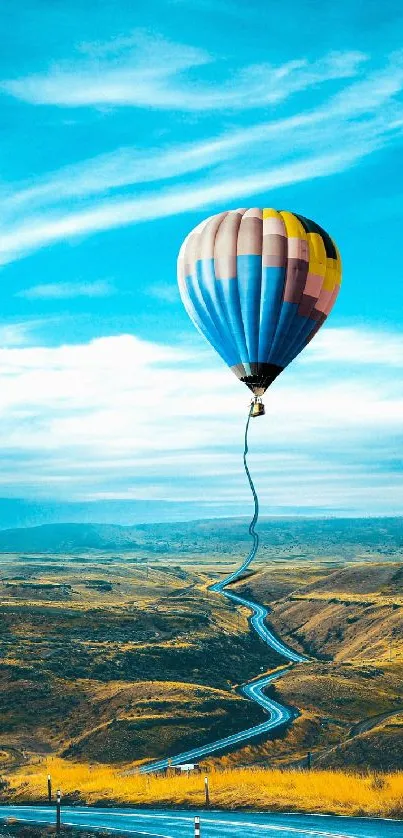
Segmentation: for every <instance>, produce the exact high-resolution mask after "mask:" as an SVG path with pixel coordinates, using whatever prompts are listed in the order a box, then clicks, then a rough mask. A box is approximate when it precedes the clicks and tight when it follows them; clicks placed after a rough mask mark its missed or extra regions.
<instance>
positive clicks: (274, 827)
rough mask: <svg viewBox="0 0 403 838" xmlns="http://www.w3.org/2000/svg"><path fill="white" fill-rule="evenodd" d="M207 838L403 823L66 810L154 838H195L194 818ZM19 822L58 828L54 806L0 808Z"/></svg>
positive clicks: (271, 836) (371, 834)
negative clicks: (49, 825) (53, 825)
mask: <svg viewBox="0 0 403 838" xmlns="http://www.w3.org/2000/svg"><path fill="white" fill-rule="evenodd" d="M195 815H198V816H199V817H200V824H201V838H235V836H236V838H265V836H267V838H403V821H388V820H376V819H375V820H372V819H371V820H369V819H368V820H367V819H366V818H344V817H336V816H334V815H324V816H323V815H322V816H321V815H294V814H284V815H277V814H275V815H272V814H267V813H251V812H246V813H245V812H242V813H240V812H236V813H235V812H217V811H209V812H205V811H200V810H192V811H190V810H179V811H167V810H165V811H163V810H159V809H92V808H91V809H90V808H87V807H84V806H77V807H76V806H75V807H71V806H66V807H63V809H62V822H63V823H64V824H66V825H71V826H80V827H82V828H93V829H102V830H105V829H106V830H110V831H111V832H112V833H113V832H116V833H120V832H123V833H126V834H128V835H134V836H138V838H140V836H141V837H142V838H143V836H150V838H193V835H194V828H193V824H194V817H195ZM11 817H13V818H16V819H18V820H19V821H25V822H32V823H37V824H49V823H54V822H55V808H54V807H50V806H0V820H4V819H5V818H11Z"/></svg>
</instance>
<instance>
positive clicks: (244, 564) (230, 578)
mask: <svg viewBox="0 0 403 838" xmlns="http://www.w3.org/2000/svg"><path fill="white" fill-rule="evenodd" d="M252 407H253V402H252V404H251V406H250V408H249V413H248V418H247V420H246V426H245V440H244V450H243V465H244V469H245V473H246V476H247V478H248V482H249V486H250V488H251V492H252V495H253V500H254V503H255V511H254V514H253V518H252V520H251V522H250V524H249V530H248V531H249V535H250V536H251V538H253V544H252V547H251V549H250V552H249V555H248V556H247V558H246V559H245V560H244V561H243V562H242V564H241V565H240V566H239V567H238V568H237V570H234V572H233V573H231V574H230V575H229V576H227V578H226V579H223V580H222V581H221V582H216V584H215V585H212V588H211V590H213V591H222V590H223V589H224V588H226V586H227V585H229V583H230V582H235V580H236V579H238V577H239V576H240V575H241V573H243V572H244V571H245V570H247V568H248V567H249V565H250V563H251V562H253V559H254V558H255V556H256V553H257V551H258V547H259V535H258V533H257V532H256V530H255V527H256V524H257V520H258V517H259V498H258V496H257V492H256V489H255V485H254V483H253V480H252V476H251V473H250V471H249V467H248V462H247V455H248V451H249V448H248V431H249V422H250V420H251V416H252Z"/></svg>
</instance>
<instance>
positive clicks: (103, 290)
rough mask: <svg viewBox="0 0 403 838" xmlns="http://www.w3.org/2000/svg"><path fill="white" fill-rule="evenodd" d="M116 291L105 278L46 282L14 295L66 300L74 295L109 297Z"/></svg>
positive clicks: (31, 298)
mask: <svg viewBox="0 0 403 838" xmlns="http://www.w3.org/2000/svg"><path fill="white" fill-rule="evenodd" d="M115 291H116V289H115V287H114V285H113V284H112V283H111V282H110V281H109V280H107V279H98V280H95V281H94V282H48V283H46V284H44V285H32V286H31V287H30V288H25V289H23V290H22V291H18V292H17V294H16V297H25V298H26V299H27V300H68V299H74V298H76V297H110V296H111V295H112V294H114V293H115Z"/></svg>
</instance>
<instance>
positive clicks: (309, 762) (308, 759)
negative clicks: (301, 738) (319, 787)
mask: <svg viewBox="0 0 403 838" xmlns="http://www.w3.org/2000/svg"><path fill="white" fill-rule="evenodd" d="M311 766H312V754H311V752H310V751H308V753H307V755H306V767H307V769H308V771H310V770H311Z"/></svg>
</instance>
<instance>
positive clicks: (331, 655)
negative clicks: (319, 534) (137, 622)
mask: <svg viewBox="0 0 403 838" xmlns="http://www.w3.org/2000/svg"><path fill="white" fill-rule="evenodd" d="M308 580H309V581H308ZM301 582H302V584H301ZM237 588H238V589H239V590H241V591H243V592H244V593H249V594H250V595H252V596H255V597H256V598H258V599H259V600H260V601H262V602H266V603H267V604H270V607H271V609H272V612H271V614H270V620H271V623H272V625H273V627H274V628H275V630H276V631H277V632H278V633H279V634H281V636H282V637H283V638H287V639H288V640H289V642H290V643H291V644H292V645H293V646H294V647H296V648H298V649H300V650H301V651H304V652H305V653H307V654H309V655H312V656H314V657H315V658H319V659H321V660H320V661H316V662H315V661H313V662H312V663H310V664H309V666H307V667H297V668H294V669H293V670H292V672H290V673H289V674H287V675H286V676H285V677H284V678H282V679H281V681H279V682H278V684H277V692H278V694H279V695H280V696H281V697H282V699H283V701H284V702H286V703H289V704H291V705H295V706H297V707H299V708H300V709H301V711H302V712H301V715H300V717H299V719H298V720H297V721H296V722H295V724H294V725H293V728H292V729H291V730H290V731H289V732H288V733H287V735H286V737H285V738H284V740H283V742H282V743H276V746H275V748H274V747H273V745H272V744H271V743H269V744H268V745H266V746H263V747H260V749H258V753H257V752H255V753H254V754H253V757H252V756H251V754H250V753H248V751H247V750H246V751H245V753H244V757H243V758H244V760H246V761H248V762H249V761H251V758H252V759H254V760H256V759H257V758H260V759H265V758H266V759H267V758H272V757H273V756H274V755H276V757H277V759H278V758H279V757H281V758H282V759H283V760H285V761H287V760H288V761H290V760H291V761H292V759H298V758H302V757H303V756H304V753H305V752H306V751H307V750H311V751H313V757H314V760H315V764H318V765H329V766H336V767H342V766H345V765H355V766H362V767H365V766H367V767H368V766H369V767H372V768H373V769H382V768H385V767H386V768H389V769H390V768H394V769H397V768H399V767H400V766H401V753H402V750H403V727H402V721H401V715H399V713H401V712H402V711H403V695H402V690H401V684H402V679H403V596H402V594H403V566H402V565H400V564H388V565H384V564H372V565H368V564H365V565H353V566H347V567H342V568H337V569H336V570H330V571H329V570H324V568H323V567H315V566H314V567H312V570H311V572H310V573H308V574H307V573H306V571H305V572H304V574H302V573H301V570H300V569H299V568H298V567H297V568H295V567H289V568H288V569H287V571H285V569H284V571H283V575H282V576H280V578H279V579H278V578H277V574H272V573H270V572H269V571H267V570H263V571H259V572H257V573H255V574H252V575H251V576H250V578H249V579H248V580H247V581H246V582H244V583H241V584H238V585H237ZM384 715H386V716H387V719H384V718H383V716H384ZM380 716H381V717H382V718H379V717H380ZM360 723H362V724H360ZM290 746H291V747H290ZM238 758H241V755H240V754H238ZM228 760H229V761H231V757H228V759H227V762H228Z"/></svg>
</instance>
